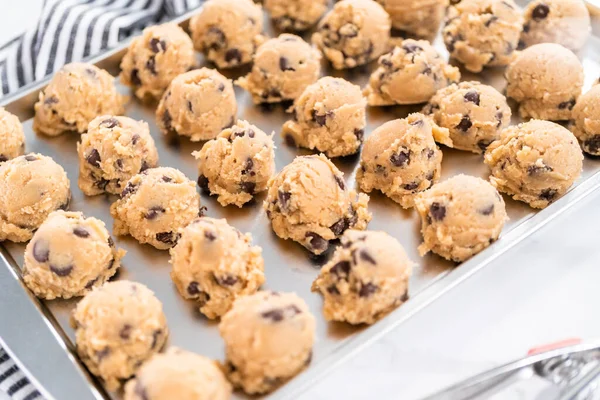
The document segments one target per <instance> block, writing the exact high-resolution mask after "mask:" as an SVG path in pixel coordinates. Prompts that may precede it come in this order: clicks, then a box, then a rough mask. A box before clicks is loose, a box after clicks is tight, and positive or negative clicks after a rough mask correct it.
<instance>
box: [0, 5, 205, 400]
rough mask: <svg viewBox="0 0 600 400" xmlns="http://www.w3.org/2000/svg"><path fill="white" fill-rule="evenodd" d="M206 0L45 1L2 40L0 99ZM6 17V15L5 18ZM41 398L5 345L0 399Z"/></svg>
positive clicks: (1, 355) (0, 368) (0, 356)
mask: <svg viewBox="0 0 600 400" xmlns="http://www.w3.org/2000/svg"><path fill="white" fill-rule="evenodd" d="M203 2H204V0H44V3H43V6H42V10H41V13H40V18H39V20H38V22H37V24H36V25H35V27H34V28H33V29H31V30H28V31H26V32H24V33H23V34H21V35H19V36H17V37H16V38H14V39H12V40H10V41H9V42H7V43H5V44H3V45H2V44H0V88H1V90H0V97H2V96H4V95H7V94H9V93H13V92H15V91H17V90H18V89H19V88H20V87H22V86H25V85H27V84H29V83H32V82H35V81H38V80H40V79H43V78H44V77H46V76H48V75H50V74H52V73H53V72H54V71H56V70H57V69H59V68H60V67H62V66H63V65H64V64H66V63H69V62H72V61H81V60H84V59H86V58H88V57H91V56H93V55H95V54H98V53H99V52H100V51H102V50H105V49H109V48H111V47H114V46H116V45H117V44H118V43H119V42H120V41H122V40H123V39H125V38H127V37H128V36H131V35H134V34H136V33H138V32H139V31H141V30H142V29H143V28H144V27H146V26H147V25H150V24H155V23H159V22H163V21H167V20H169V19H171V18H173V17H175V16H177V15H180V14H182V13H184V12H186V11H189V10H192V9H194V8H197V7H199V6H200V5H201V4H202V3H203ZM0 19H1V17H0ZM4 395H8V396H9V398H11V399H12V400H32V399H41V398H42V396H41V394H40V392H39V391H38V390H37V389H36V388H35V387H34V386H33V385H32V384H31V383H30V382H29V380H28V379H27V378H26V377H25V375H24V374H23V373H22V372H21V371H19V368H18V367H17V365H16V364H15V363H14V362H13V361H12V360H11V358H10V357H9V356H8V354H7V353H6V352H5V351H4V350H3V349H2V348H1V347H0V400H2V399H3V398H4Z"/></svg>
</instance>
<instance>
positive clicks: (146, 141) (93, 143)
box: [77, 115, 158, 196]
mask: <svg viewBox="0 0 600 400" xmlns="http://www.w3.org/2000/svg"><path fill="white" fill-rule="evenodd" d="M77 153H78V155H79V189H81V191H82V192H83V193H84V194H86V195H88V196H94V195H97V194H101V193H111V194H119V193H121V192H122V191H123V188H125V185H126V184H127V181H128V180H129V179H131V177H132V176H134V175H136V174H138V173H140V172H142V171H145V170H147V169H148V168H154V167H156V166H157V165H158V152H157V151H156V146H155V145H154V139H152V136H150V131H149V129H148V124H147V123H145V122H144V121H136V120H133V119H131V118H128V117H116V116H112V115H104V116H101V117H97V118H95V119H94V120H92V122H90V125H89V127H88V131H87V133H84V134H83V135H81V142H80V143H77Z"/></svg>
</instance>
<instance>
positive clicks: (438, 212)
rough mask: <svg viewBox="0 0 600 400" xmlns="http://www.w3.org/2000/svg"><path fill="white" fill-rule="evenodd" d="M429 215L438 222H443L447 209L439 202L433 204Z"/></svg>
mask: <svg viewBox="0 0 600 400" xmlns="http://www.w3.org/2000/svg"><path fill="white" fill-rule="evenodd" d="M429 215H431V217H432V218H433V219H435V220H436V221H441V220H443V219H444V217H446V207H445V206H443V205H441V204H440V203H438V202H434V203H431V206H430V207H429Z"/></svg>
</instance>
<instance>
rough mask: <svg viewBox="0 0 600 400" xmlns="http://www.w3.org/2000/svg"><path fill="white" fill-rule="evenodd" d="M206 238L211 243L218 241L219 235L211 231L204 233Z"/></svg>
mask: <svg viewBox="0 0 600 400" xmlns="http://www.w3.org/2000/svg"><path fill="white" fill-rule="evenodd" d="M204 237H205V238H207V239H208V240H210V241H211V242H214V241H215V240H217V235H215V234H214V233H213V232H211V231H204Z"/></svg>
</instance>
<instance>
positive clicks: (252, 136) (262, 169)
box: [192, 119, 275, 207]
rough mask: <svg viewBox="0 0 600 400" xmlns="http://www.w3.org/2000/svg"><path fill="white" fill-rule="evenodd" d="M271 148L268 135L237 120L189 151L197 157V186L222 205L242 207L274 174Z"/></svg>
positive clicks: (262, 189)
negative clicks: (199, 146) (198, 147)
mask: <svg viewBox="0 0 600 400" xmlns="http://www.w3.org/2000/svg"><path fill="white" fill-rule="evenodd" d="M274 149H275V144H274V143H273V138H272V136H270V135H267V134H266V133H265V132H263V131H262V130H260V129H259V128H257V127H256V126H254V125H252V124H250V123H249V122H247V121H244V120H241V119H240V120H238V121H237V122H236V124H235V125H233V126H232V127H231V128H227V129H225V130H223V131H222V132H221V133H220V134H219V136H217V138H216V139H213V140H211V141H208V142H206V143H205V144H204V146H203V147H202V150H200V151H195V152H193V153H192V154H193V156H194V157H196V160H198V185H199V186H200V187H201V188H202V189H204V190H206V191H207V192H210V193H211V194H213V195H217V196H218V197H217V200H218V201H219V203H220V204H221V205H222V206H227V205H230V204H235V205H236V206H238V207H242V206H243V205H244V204H246V203H247V202H249V201H250V200H252V199H253V198H254V195H255V194H257V193H260V192H264V191H265V190H267V183H268V182H269V179H271V177H272V176H273V174H274V173H275V150H274Z"/></svg>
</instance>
